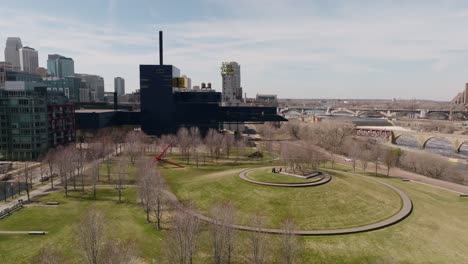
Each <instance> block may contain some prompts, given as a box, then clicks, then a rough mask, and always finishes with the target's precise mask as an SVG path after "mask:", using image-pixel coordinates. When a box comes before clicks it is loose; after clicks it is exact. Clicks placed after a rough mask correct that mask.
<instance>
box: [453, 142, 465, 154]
mask: <svg viewBox="0 0 468 264" xmlns="http://www.w3.org/2000/svg"><path fill="white" fill-rule="evenodd" d="M464 144H467V145H468V139H467V140H463V141H462V142H461V143H460V144H458V146H456V148H455V152H456V153H460V151H461V147H462V146H463V145H464Z"/></svg>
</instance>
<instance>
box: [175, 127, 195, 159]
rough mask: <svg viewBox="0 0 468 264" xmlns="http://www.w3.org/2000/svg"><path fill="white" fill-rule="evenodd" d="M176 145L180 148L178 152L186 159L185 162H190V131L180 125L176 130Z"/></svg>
mask: <svg viewBox="0 0 468 264" xmlns="http://www.w3.org/2000/svg"><path fill="white" fill-rule="evenodd" d="M177 146H178V147H179V149H180V152H181V153H182V155H183V156H184V157H185V159H186V160H187V164H190V149H191V147H192V138H191V136H190V131H189V130H188V129H187V128H185V127H181V128H180V129H179V130H178V131H177Z"/></svg>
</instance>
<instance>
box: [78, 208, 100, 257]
mask: <svg viewBox="0 0 468 264" xmlns="http://www.w3.org/2000/svg"><path fill="white" fill-rule="evenodd" d="M103 236H104V216H103V214H102V212H101V211H98V210H97V209H96V208H91V209H90V210H87V211H86V213H85V214H84V215H83V216H82V217H81V219H80V224H79V226H78V237H79V240H80V246H81V249H82V250H83V253H84V261H85V262H86V263H89V264H98V263H99V260H100V258H101V254H102V247H103V244H104V238H103Z"/></svg>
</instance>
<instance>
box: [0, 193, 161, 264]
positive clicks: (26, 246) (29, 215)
mask: <svg viewBox="0 0 468 264" xmlns="http://www.w3.org/2000/svg"><path fill="white" fill-rule="evenodd" d="M97 194H98V197H97V198H98V199H97V201H95V200H93V199H92V198H91V195H90V194H81V193H79V192H71V197H69V198H65V197H64V195H63V192H58V193H53V194H50V195H47V196H44V197H41V198H40V199H39V200H38V202H37V203H38V204H44V203H45V202H47V201H58V202H60V205H59V206H57V207H44V206H35V207H28V208H25V209H22V210H20V211H18V212H17V213H15V214H13V215H11V216H9V217H7V218H6V219H4V220H2V221H0V230H44V231H48V232H49V233H48V234H47V235H45V236H28V235H0V259H2V263H30V260H31V258H32V257H33V256H34V255H35V254H37V252H38V250H39V249H40V247H41V246H43V245H52V246H53V247H54V248H56V249H58V250H59V251H61V252H62V253H63V254H64V255H65V256H66V257H67V259H69V260H70V263H82V260H81V257H80V251H79V250H78V248H79V246H78V245H79V244H78V243H79V240H78V238H77V235H76V228H77V226H78V223H79V218H80V216H81V215H82V214H83V213H84V212H85V211H86V210H87V209H88V208H90V207H91V206H95V207H97V208H99V209H100V210H101V211H103V212H104V214H105V219H106V228H107V233H108V234H110V233H112V234H113V235H114V236H115V237H117V238H119V239H121V240H130V239H131V240H133V241H135V243H136V244H137V246H138V248H139V250H140V255H141V256H142V257H144V259H146V260H148V261H156V260H158V259H159V256H160V252H159V248H160V247H159V245H160V243H161V239H162V235H161V232H156V231H155V227H154V225H152V224H146V223H145V215H144V212H143V209H142V208H141V207H139V206H138V205H137V204H136V203H135V202H136V191H135V189H133V188H128V189H126V190H125V191H124V198H123V200H124V203H122V204H118V203H117V200H118V198H117V192H116V191H115V190H114V189H111V188H109V189H99V190H98V192H97ZM4 261H5V262H4Z"/></svg>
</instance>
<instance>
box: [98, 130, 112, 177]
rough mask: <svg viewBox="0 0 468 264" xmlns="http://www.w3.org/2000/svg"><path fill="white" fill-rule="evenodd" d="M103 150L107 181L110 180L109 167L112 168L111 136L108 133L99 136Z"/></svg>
mask: <svg viewBox="0 0 468 264" xmlns="http://www.w3.org/2000/svg"><path fill="white" fill-rule="evenodd" d="M100 140H101V144H102V148H103V152H104V162H105V164H106V172H107V181H109V182H110V181H111V169H112V159H111V156H112V151H113V149H114V148H113V146H112V138H111V137H110V135H104V136H102V137H101V138H100Z"/></svg>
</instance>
